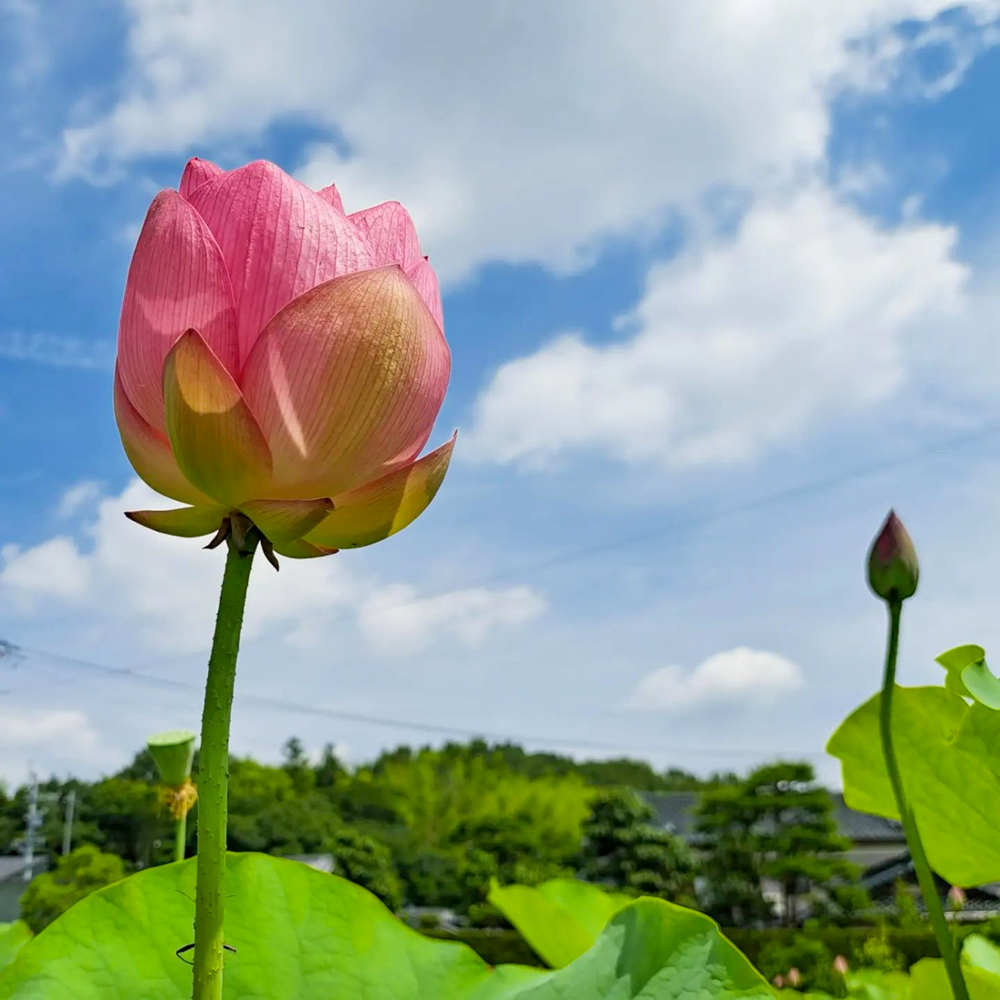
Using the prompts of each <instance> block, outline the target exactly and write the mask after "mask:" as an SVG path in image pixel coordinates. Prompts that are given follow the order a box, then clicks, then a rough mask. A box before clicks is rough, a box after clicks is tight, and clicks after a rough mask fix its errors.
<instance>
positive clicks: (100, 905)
mask: <svg viewBox="0 0 1000 1000" xmlns="http://www.w3.org/2000/svg"><path fill="white" fill-rule="evenodd" d="M194 877H195V869H194V861H193V860H192V861H188V862H184V863H182V864H177V865H166V866H163V867H160V868H153V869H149V870H147V871H144V872H141V873H139V874H138V875H134V876H132V877H131V878H128V879H125V880H124V881H122V882H118V883H116V884H115V885H113V886H109V887H108V888H107V889H102V890H100V891H99V892H96V893H94V894H93V895H91V896H88V897H87V898H86V899H84V900H83V901H81V902H80V903H78V904H77V905H76V906H74V907H73V908H72V909H70V910H69V911H67V913H66V914H64V915H63V916H62V917H60V918H59V919H58V920H57V921H55V922H54V923H53V924H51V925H50V926H49V927H47V928H46V929H45V930H44V931H43V932H42V933H41V934H39V935H38V936H37V937H36V938H34V939H33V940H32V941H30V942H29V943H28V944H27V945H26V946H25V947H24V948H23V949H22V950H21V952H20V954H19V955H18V957H17V959H16V960H15V961H14V962H13V964H11V965H10V966H8V967H7V969H5V970H4V971H3V972H2V973H0V1000H8V998H16V1000H137V998H140V997H141V998H142V1000H187V998H188V997H189V996H190V989H191V987H190V982H191V972H190V968H189V967H188V966H187V965H185V964H184V963H183V962H182V961H181V960H180V959H179V958H177V956H176V955H175V951H176V949H177V948H178V947H181V946H183V945H185V944H188V943H189V942H190V940H191V919H192V912H193V904H192V903H191V899H190V897H191V895H192V892H193V884H194ZM226 895H227V904H226V907H227V909H226V914H227V916H226V921H227V923H226V941H227V944H229V945H231V946H233V947H235V948H236V954H227V957H226V975H225V991H224V992H225V997H226V998H227V1000H568V998H572V1000H729V998H735V997H741V998H754V1000H757V998H760V1000H764V998H769V997H771V996H772V993H771V991H770V989H769V988H768V986H767V984H766V983H765V982H764V981H763V980H762V979H761V977H760V976H759V974H758V973H757V972H755V971H754V969H753V968H752V967H751V966H750V964H749V963H748V962H747V960H746V959H745V958H744V957H743V955H742V954H740V952H739V951H737V949H736V948H735V947H734V946H733V945H732V944H731V943H730V942H729V941H727V940H726V939H725V938H724V937H723V936H722V935H721V933H720V932H719V930H718V927H717V926H716V925H715V924H714V922H713V921H711V920H710V919H709V918H708V917H705V916H703V915H702V914H700V913H695V912H694V911H692V910H685V909H684V908H682V907H678V906H673V905H671V904H670V903H665V902H663V901H662V900H656V899H645V900H639V901H637V902H635V903H633V904H632V905H631V906H629V907H627V908H626V909H625V910H623V911H622V912H621V913H619V914H618V915H617V916H616V917H615V918H614V919H613V920H612V921H611V923H610V924H609V925H608V927H607V928H606V930H605V932H604V933H603V934H602V935H601V936H600V938H599V939H598V940H597V941H596V942H595V944H594V946H593V947H592V948H591V949H590V950H589V951H587V952H586V953H585V954H583V955H581V956H580V958H579V959H578V960H577V961H576V962H574V963H572V964H571V965H569V966H567V967H566V968H564V969H561V970H559V971H556V972H545V971H542V970H540V969H528V968H525V967H521V966H501V967H499V968H497V969H492V968H491V967H490V966H488V965H486V963H485V962H483V961H482V959H480V958H479V957H478V956H477V955H476V954H475V953H474V952H472V951H471V950H470V949H468V948H466V947H465V946H464V945H462V944H458V943H454V942H445V941H434V940H431V939H429V938H425V937H423V936H422V935H420V934H418V933H417V932H416V931H413V930H410V928H408V927H406V926H405V925H404V924H403V923H402V922H400V921H399V920H397V919H396V918H395V917H394V916H393V915H392V914H391V913H390V912H389V911H388V910H387V909H386V908H385V907H384V906H383V905H382V904H381V903H380V902H379V901H378V900H377V899H376V898H375V897H374V896H372V895H371V894H369V893H367V892H366V891H365V890H363V889H361V888H359V887H358V886H355V885H352V884H351V883H350V882H346V881H344V880H343V879H339V878H337V877H336V876H333V875H327V874H325V873H323V872H318V871H314V870H313V869H311V868H308V867H306V866H305V865H302V864H299V863H297V862H294V861H282V860H280V859H277V858H270V857H266V856H264V855H259V854H233V855H230V857H229V867H228V877H227V882H226Z"/></svg>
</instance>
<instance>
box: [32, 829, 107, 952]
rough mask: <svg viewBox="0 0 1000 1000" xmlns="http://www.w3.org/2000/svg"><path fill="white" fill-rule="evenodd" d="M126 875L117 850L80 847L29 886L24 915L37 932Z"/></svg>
mask: <svg viewBox="0 0 1000 1000" xmlns="http://www.w3.org/2000/svg"><path fill="white" fill-rule="evenodd" d="M124 877H125V863H124V862H123V861H122V859H121V858H120V857H118V855H117V854H104V853H103V852H101V851H99V850H98V849H97V848H96V847H94V846H93V845H92V844H87V845H85V846H83V847H78V848H77V849H76V850H75V851H72V852H71V853H70V854H67V855H66V857H64V858H60V860H59V862H58V863H57V864H56V867H55V868H54V869H53V870H52V871H49V872H43V873H42V874H41V875H39V876H38V878H36V879H35V880H34V881H33V882H32V883H31V885H29V886H28V891H27V892H25V894H24V895H23V896H22V897H21V919H22V920H23V921H24V922H25V923H26V924H27V925H28V926H29V927H30V928H31V929H32V931H34V932H35V933H36V934H37V933H38V932H39V931H40V930H42V929H43V928H45V927H48V925H49V924H51V923H52V921H53V920H55V919H56V917H58V916H61V915H62V914H63V913H65V912H66V910H68V909H69V908H70V907H71V906H72V905H73V904H74V903H78V902H79V901H80V900H81V899H83V898H84V897H86V896H89V895H90V894H91V893H92V892H94V891H95V890H97V889H103V888H104V887H105V886H107V885H111V884H112V882H117V881H119V879H123V878H124Z"/></svg>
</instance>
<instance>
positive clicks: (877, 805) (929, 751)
mask: <svg viewBox="0 0 1000 1000" xmlns="http://www.w3.org/2000/svg"><path fill="white" fill-rule="evenodd" d="M879 701H880V696H879V695H876V696H875V697H874V698H872V699H871V700H870V701H867V702H865V704H864V705H862V706H861V707H860V708H858V709H856V710H855V711H854V712H853V713H852V714H851V715H849V716H848V717H847V718H846V719H845V720H844V722H843V723H841V726H840V728H839V729H838V730H837V731H836V732H835V733H834V734H833V736H832V737H831V738H830V742H829V744H828V746H827V750H828V751H829V752H830V753H831V754H833V756H834V757H839V758H840V761H841V764H842V765H843V775H844V799H845V800H846V802H847V804H848V805H849V806H851V807H852V808H854V809H859V810H861V811H862V812H869V813H875V814H877V815H879V816H888V817H890V818H893V819H899V813H898V812H897V810H896V802H895V799H894V798H893V794H892V789H891V787H890V785H889V778H888V775H887V773H886V770H885V761H884V760H883V757H882V744H881V741H880V738H879V720H878V711H879ZM893 736H894V738H895V745H896V754H897V756H898V758H899V766H900V770H901V771H902V773H903V784H904V786H905V788H906V793H907V796H908V797H909V800H910V805H911V807H912V808H913V812H914V814H915V816H916V819H917V825H918V827H919V828H920V833H921V836H922V838H923V841H924V846H925V847H926V849H927V856H928V859H929V861H930V863H931V867H932V868H934V870H935V871H936V872H937V873H938V874H939V875H941V876H942V877H943V878H945V879H947V880H948V881H949V882H952V883H953V884H955V885H979V884H981V883H983V882H992V881H995V880H997V879H1000V837H997V835H996V822H997V816H1000V713H998V712H994V711H993V710H991V709H989V708H985V707H984V706H982V705H980V704H978V703H974V704H973V705H971V706H969V705H967V704H966V703H965V701H964V700H963V699H962V698H960V697H959V696H958V695H956V694H954V693H953V692H951V691H948V690H946V689H945V688H939V687H919V688H903V687H901V688H897V689H896V698H895V709H894V712H893Z"/></svg>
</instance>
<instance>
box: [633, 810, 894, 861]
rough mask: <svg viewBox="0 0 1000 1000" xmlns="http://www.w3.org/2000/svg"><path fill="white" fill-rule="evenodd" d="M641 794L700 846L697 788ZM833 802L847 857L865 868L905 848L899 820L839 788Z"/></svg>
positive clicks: (664, 823) (661, 819)
mask: <svg viewBox="0 0 1000 1000" xmlns="http://www.w3.org/2000/svg"><path fill="white" fill-rule="evenodd" d="M642 797H643V798H644V799H645V800H646V802H647V803H648V804H649V805H650V807H651V808H652V810H653V813H654V815H655V817H656V820H657V822H658V824H659V825H660V826H661V827H662V828H663V829H665V830H669V831H670V832H671V833H673V834H675V835H676V836H678V837H680V838H681V839H682V840H685V841H686V842H687V843H689V844H690V845H691V846H692V847H694V848H696V849H697V847H698V842H699V839H700V836H699V834H698V832H697V830H696V829H695V825H696V823H695V812H696V810H697V808H698V800H699V798H700V795H699V793H698V792H643V793H642ZM830 802H831V805H832V807H833V818H834V821H835V822H836V824H837V830H838V831H839V833H840V835H841V836H842V837H845V838H846V839H847V840H849V841H850V842H851V849H850V850H849V851H848V852H847V859H848V860H849V861H851V862H852V863H854V864H856V865H857V866H858V867H859V868H861V869H862V871H864V870H866V869H867V868H869V867H871V866H872V865H877V864H880V863H881V862H883V861H887V860H889V859H890V858H894V857H897V856H898V855H899V854H900V853H904V852H905V851H906V837H905V836H904V834H903V827H902V824H900V823H897V822H896V820H893V819H885V818H883V817H882V816H872V815H870V814H868V813H863V812H858V811H857V810H856V809H852V808H851V807H850V806H849V805H847V803H846V802H845V801H844V796H843V795H842V794H841V793H840V792H830Z"/></svg>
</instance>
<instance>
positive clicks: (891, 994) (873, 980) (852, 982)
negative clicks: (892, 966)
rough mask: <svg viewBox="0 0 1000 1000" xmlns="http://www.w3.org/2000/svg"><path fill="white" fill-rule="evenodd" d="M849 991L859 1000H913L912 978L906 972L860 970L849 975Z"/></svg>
mask: <svg viewBox="0 0 1000 1000" xmlns="http://www.w3.org/2000/svg"><path fill="white" fill-rule="evenodd" d="M847 990H848V994H847V995H848V996H850V997H856V998H857V1000H911V990H910V977H909V976H908V975H907V974H906V973H905V972H882V971H880V970H878V969H858V970H857V971H856V972H849V973H848V974H847Z"/></svg>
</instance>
